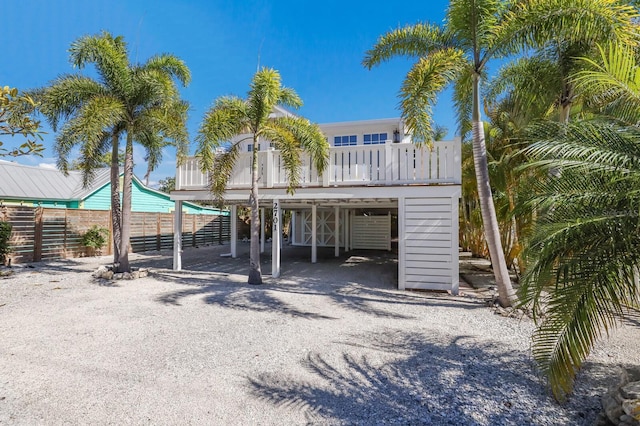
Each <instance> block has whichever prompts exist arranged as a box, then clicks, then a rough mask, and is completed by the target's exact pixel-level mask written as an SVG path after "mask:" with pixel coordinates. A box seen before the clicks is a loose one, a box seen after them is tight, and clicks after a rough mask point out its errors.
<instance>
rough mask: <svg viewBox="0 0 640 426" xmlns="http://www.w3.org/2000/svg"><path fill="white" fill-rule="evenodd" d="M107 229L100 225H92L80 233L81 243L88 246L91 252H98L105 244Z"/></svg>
mask: <svg viewBox="0 0 640 426" xmlns="http://www.w3.org/2000/svg"><path fill="white" fill-rule="evenodd" d="M108 238H109V230H108V229H107V228H104V227H102V226H98V225H93V226H92V227H91V228H90V229H89V230H88V231H87V232H85V233H84V234H82V240H81V241H82V245H83V246H85V247H87V248H89V249H90V252H91V253H99V252H100V250H101V249H102V248H103V247H104V246H105V245H106V244H107V239H108Z"/></svg>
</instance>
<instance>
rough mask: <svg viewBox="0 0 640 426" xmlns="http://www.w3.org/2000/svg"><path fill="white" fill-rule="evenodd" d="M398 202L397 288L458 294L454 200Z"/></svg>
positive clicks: (455, 207)
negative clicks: (447, 291) (448, 291)
mask: <svg viewBox="0 0 640 426" xmlns="http://www.w3.org/2000/svg"><path fill="white" fill-rule="evenodd" d="M398 201H399V202H398V220H399V223H398V228H399V234H400V235H399V244H398V246H399V256H398V257H399V277H398V283H399V287H400V289H401V290H403V289H428V290H451V291H452V292H454V293H457V291H458V199H457V197H432V198H427V197H420V198H418V197H406V198H401V199H400V200H398Z"/></svg>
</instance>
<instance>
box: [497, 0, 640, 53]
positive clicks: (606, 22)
mask: <svg viewBox="0 0 640 426" xmlns="http://www.w3.org/2000/svg"><path fill="white" fill-rule="evenodd" d="M638 17H639V15H638V11H637V10H636V8H634V7H633V6H631V5H629V4H625V3H624V2H621V1H619V0H537V1H527V2H524V1H514V2H512V7H511V9H510V10H509V12H507V13H506V15H505V19H504V20H503V21H502V22H501V24H500V25H499V26H498V27H497V30H496V33H497V40H498V43H500V44H502V45H504V46H513V47H512V48H511V49H512V50H517V48H523V49H524V48H540V47H544V46H545V45H546V44H547V42H548V41H549V40H551V39H555V40H565V41H568V42H584V43H588V44H594V43H599V42H604V41H617V42H620V43H622V44H627V45H637V43H638V40H639V39H638V33H637V29H636V24H635V20H636V19H637V18H638Z"/></svg>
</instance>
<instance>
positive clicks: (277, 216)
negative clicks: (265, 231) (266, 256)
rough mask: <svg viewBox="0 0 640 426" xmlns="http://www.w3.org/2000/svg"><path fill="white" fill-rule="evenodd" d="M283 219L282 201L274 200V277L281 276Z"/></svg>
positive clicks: (272, 267) (272, 251)
mask: <svg viewBox="0 0 640 426" xmlns="http://www.w3.org/2000/svg"><path fill="white" fill-rule="evenodd" d="M281 221H282V210H281V208H280V201H279V200H273V219H272V221H271V223H272V227H271V276H272V277H273V278H278V277H279V276H280V243H281V241H282V240H281V238H280V235H281V234H282V231H281V226H282V225H281V223H280V222H281Z"/></svg>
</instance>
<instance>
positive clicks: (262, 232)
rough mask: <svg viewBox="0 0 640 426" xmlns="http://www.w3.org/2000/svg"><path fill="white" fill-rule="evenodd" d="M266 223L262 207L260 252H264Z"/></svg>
mask: <svg viewBox="0 0 640 426" xmlns="http://www.w3.org/2000/svg"><path fill="white" fill-rule="evenodd" d="M264 225H265V221H264V208H261V209H260V253H264V239H265V235H264V234H265V232H264Z"/></svg>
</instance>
